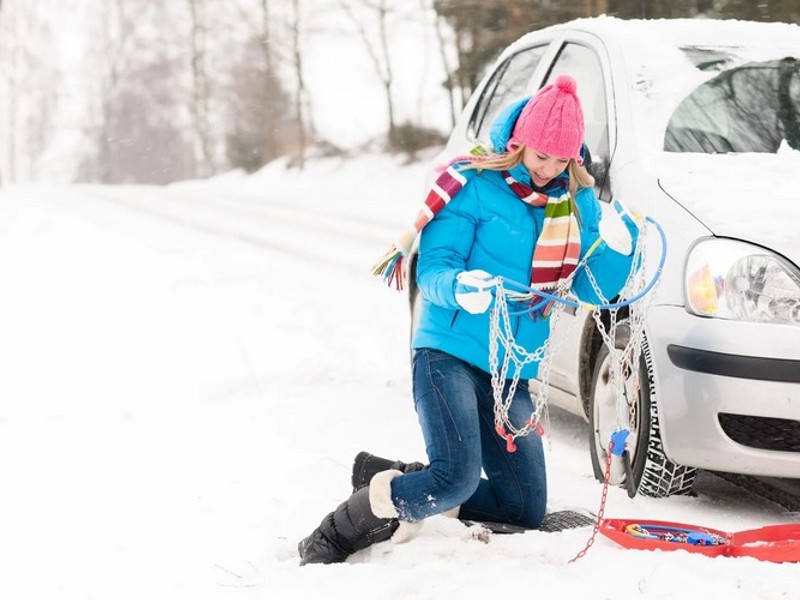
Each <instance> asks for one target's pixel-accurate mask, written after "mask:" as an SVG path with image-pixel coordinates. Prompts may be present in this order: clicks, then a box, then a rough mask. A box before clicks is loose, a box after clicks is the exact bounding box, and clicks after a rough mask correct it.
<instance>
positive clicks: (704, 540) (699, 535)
mask: <svg viewBox="0 0 800 600" xmlns="http://www.w3.org/2000/svg"><path fill="white" fill-rule="evenodd" d="M686 543H687V544H693V545H695V546H713V545H714V543H715V540H714V537H713V536H712V535H711V534H709V533H705V532H703V531H692V532H691V533H689V535H687V536H686Z"/></svg>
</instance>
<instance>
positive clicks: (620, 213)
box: [598, 200, 639, 256]
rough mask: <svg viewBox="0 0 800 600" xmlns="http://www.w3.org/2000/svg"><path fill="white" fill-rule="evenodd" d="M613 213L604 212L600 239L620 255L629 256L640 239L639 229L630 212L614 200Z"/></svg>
mask: <svg viewBox="0 0 800 600" xmlns="http://www.w3.org/2000/svg"><path fill="white" fill-rule="evenodd" d="M612 206H613V208H614V210H613V211H611V210H605V211H603V217H602V218H601V219H600V223H599V224H598V228H599V230H600V237H602V238H603V240H604V241H605V243H606V245H607V246H608V247H609V248H611V249H612V250H614V251H615V252H619V253H620V254H624V255H625V256H628V255H629V254H630V253H631V251H632V250H633V245H634V244H635V243H636V238H638V233H639V227H638V226H637V225H636V223H635V221H634V219H633V216H632V215H631V213H630V211H629V210H628V209H627V208H626V207H625V206H624V205H623V204H622V202H620V201H619V200H614V202H613V203H612Z"/></svg>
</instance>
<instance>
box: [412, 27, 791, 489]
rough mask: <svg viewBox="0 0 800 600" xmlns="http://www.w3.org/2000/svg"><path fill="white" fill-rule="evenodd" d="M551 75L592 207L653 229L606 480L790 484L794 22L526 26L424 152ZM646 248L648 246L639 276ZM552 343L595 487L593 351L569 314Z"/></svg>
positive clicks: (459, 139) (557, 382)
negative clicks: (638, 351)
mask: <svg viewBox="0 0 800 600" xmlns="http://www.w3.org/2000/svg"><path fill="white" fill-rule="evenodd" d="M562 73H568V74H570V75H572V76H573V77H575V79H576V80H577V82H578V95H579V96H580V98H581V101H582V104H583V108H584V112H585V116H586V128H587V133H586V143H587V146H588V148H589V150H590V152H591V166H590V171H591V172H592V173H593V174H594V176H595V179H596V183H597V187H596V192H597V195H598V197H599V198H600V199H601V202H602V203H604V204H605V206H604V210H606V209H607V206H608V203H609V202H610V200H612V199H614V198H618V199H620V200H621V201H622V202H623V203H624V204H625V205H627V206H628V207H630V208H632V209H633V210H634V211H635V212H638V213H640V214H642V215H647V216H649V217H651V218H652V219H653V220H655V221H656V222H658V223H659V224H660V225H661V226H662V227H663V229H664V231H665V234H666V238H667V256H666V263H665V267H664V269H663V273H662V276H661V280H660V282H659V285H658V286H657V288H656V292H655V296H654V298H653V304H652V306H651V307H650V310H649V312H648V313H647V320H646V326H645V336H646V338H645V344H644V348H643V353H642V360H640V364H641V369H640V370H641V373H640V378H641V381H643V382H645V385H642V386H641V390H640V391H639V393H638V394H635V396H636V397H634V398H630V400H629V401H630V403H631V405H630V407H629V408H628V413H629V415H630V417H629V429H630V432H631V435H630V437H629V438H628V440H627V443H628V448H629V451H630V457H631V468H630V470H627V471H626V470H624V469H620V468H615V469H612V474H611V481H612V484H615V485H623V484H624V485H627V487H628V490H629V493H631V494H633V493H636V492H638V493H641V494H645V495H649V496H655V497H660V496H668V495H671V494H681V493H687V492H689V491H690V490H691V488H692V485H693V482H694V479H695V476H696V473H697V469H709V470H714V471H722V472H729V473H737V474H749V475H760V476H770V477H782V478H800V269H798V265H800V27H798V26H797V25H789V24H783V23H751V22H743V21H714V20H705V19H703V20H700V19H698V20H690V19H685V20H684V19H679V20H665V19H660V20H642V21H625V20H620V19H616V18H610V17H600V18H592V19H579V20H575V21H572V22H569V23H565V24H561V25H556V26H552V27H548V28H546V29H542V30H539V31H535V32H532V33H529V34H527V35H525V36H523V37H522V38H521V39H519V40H518V41H516V42H515V43H514V44H512V45H511V46H510V47H508V48H507V49H506V50H505V51H504V52H503V53H502V55H501V56H500V57H499V59H498V60H497V62H496V63H495V65H494V66H493V67H492V68H491V69H490V70H489V71H488V74H487V75H486V76H485V77H484V79H483V81H482V82H481V84H480V86H479V87H478V88H477V89H476V91H475V93H474V94H473V95H472V97H471V99H470V100H469V102H468V104H467V105H466V107H465V109H464V111H463V114H462V116H461V118H460V120H459V122H458V124H457V125H456V127H455V128H454V130H453V132H452V135H451V137H450V138H449V141H448V144H447V147H446V149H445V150H444V151H443V152H442V153H441V154H440V155H439V157H437V161H436V162H437V163H440V162H442V161H443V160H445V159H446V158H447V157H450V156H455V155H459V154H463V153H465V152H468V151H469V150H470V149H471V148H473V147H475V146H476V145H478V144H482V145H488V135H489V128H490V124H491V122H492V120H493V118H494V116H495V115H496V114H497V113H498V111H499V110H500V109H501V108H503V107H504V106H506V105H507V104H509V103H511V102H513V101H515V100H517V99H519V98H522V97H524V96H527V95H530V94H532V93H534V92H535V91H536V90H537V89H538V88H540V87H541V86H543V85H546V84H547V83H549V82H551V81H553V80H554V79H555V77H556V76H557V75H559V74H562ZM659 252H660V249H659V247H658V244H657V243H656V244H655V245H652V248H651V247H649V246H648V254H647V264H648V266H650V271H651V272H652V270H653V269H652V262H653V261H655V260H657V259H658V254H659ZM415 258H416V257H415V256H412V259H411V277H410V278H409V279H410V290H409V291H410V300H411V303H412V310H413V308H414V307H415V298H416V296H417V294H418V290H417V289H416V285H415V283H414V278H415V268H414V267H415ZM564 332H567V333H566V334H565V333H564ZM554 335H555V336H559V335H567V338H566V339H565V340H564V345H563V347H562V349H561V350H560V352H559V353H558V355H557V356H556V357H555V358H554V359H553V362H552V366H551V369H550V386H551V388H550V392H549V401H550V402H551V403H552V404H554V405H557V406H559V407H561V408H564V409H566V410H568V411H571V412H573V413H576V414H580V415H583V416H584V417H585V418H586V419H587V420H588V421H589V423H590V425H591V426H590V431H591V439H590V441H589V449H590V455H591V459H592V463H593V466H594V473H595V475H596V476H597V477H598V479H602V477H603V474H604V467H605V464H606V450H605V448H606V446H607V443H608V439H609V435H610V432H611V430H612V429H613V422H614V421H615V420H616V419H617V416H616V415H617V413H616V412H615V411H616V410H617V409H616V408H615V406H614V404H615V402H614V398H615V395H614V394H613V393H612V390H611V389H610V387H609V382H608V356H607V355H608V353H607V351H606V350H605V349H604V346H603V344H602V343H601V339H600V335H599V333H598V331H597V327H596V325H595V322H594V320H593V318H592V317H591V315H590V314H589V312H588V311H586V310H582V309H577V310H576V309H568V310H567V316H562V317H561V319H560V320H559V325H558V329H557V330H556V331H555V332H554ZM626 473H628V474H627V475H626Z"/></svg>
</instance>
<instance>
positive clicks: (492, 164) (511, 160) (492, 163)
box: [461, 144, 594, 222]
mask: <svg viewBox="0 0 800 600" xmlns="http://www.w3.org/2000/svg"><path fill="white" fill-rule="evenodd" d="M524 152H525V146H523V145H521V144H520V145H519V146H517V147H516V148H514V149H513V150H509V151H508V152H500V153H498V154H492V155H490V156H488V157H481V158H478V160H473V161H472V162H470V163H469V164H467V165H464V166H463V167H461V169H463V170H467V169H475V170H476V171H478V172H480V171H483V170H484V169H486V170H488V171H509V170H511V169H513V168H514V167H517V166H519V164H520V163H521V162H522V155H523V154H524ZM567 177H568V180H569V181H568V183H567V191H568V192H569V198H570V202H571V203H572V209H573V211H574V212H575V215H576V217H577V218H578V221H579V222H580V215H579V214H578V206H577V204H575V192H576V191H577V190H578V188H579V187H593V186H594V177H592V176H591V175H590V174H589V171H587V170H586V167H584V166H582V165H579V164H578V161H576V160H575V159H574V158H571V159H569V163H568V164H567Z"/></svg>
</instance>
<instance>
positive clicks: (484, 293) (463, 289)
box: [455, 269, 496, 315]
mask: <svg viewBox="0 0 800 600" xmlns="http://www.w3.org/2000/svg"><path fill="white" fill-rule="evenodd" d="M456 281H457V283H456V290H455V295H456V302H458V304H459V306H461V307H462V308H463V309H464V310H466V311H467V312H468V313H470V314H473V315H478V314H480V313H484V312H486V311H487V310H489V307H490V306H491V305H492V300H493V299H494V290H495V281H496V280H495V278H494V277H492V276H491V275H490V274H489V273H487V272H486V271H482V270H480V269H476V270H473V271H463V272H461V273H459V274H458V275H456Z"/></svg>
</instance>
